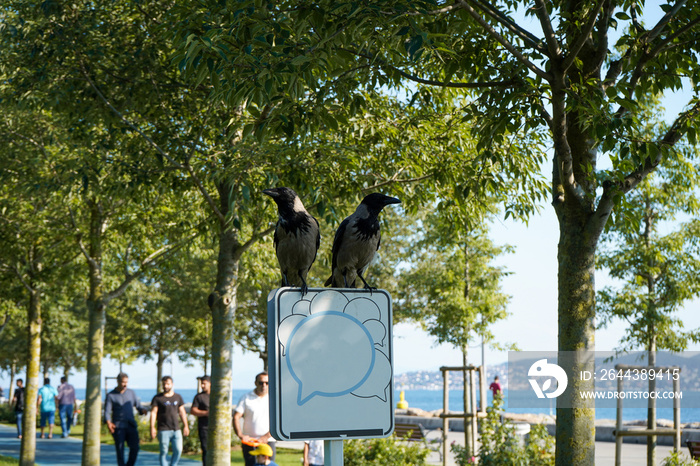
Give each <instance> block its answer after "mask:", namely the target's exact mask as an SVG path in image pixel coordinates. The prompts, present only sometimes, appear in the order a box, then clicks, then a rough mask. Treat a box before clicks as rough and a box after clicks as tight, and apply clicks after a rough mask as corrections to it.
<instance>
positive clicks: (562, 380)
mask: <svg viewBox="0 0 700 466" xmlns="http://www.w3.org/2000/svg"><path fill="white" fill-rule="evenodd" d="M527 375H528V377H530V378H529V379H528V381H529V382H530V385H532V389H533V390H534V391H535V394H536V395H537V398H545V397H546V398H556V397H558V396H559V395H561V394H562V393H564V390H566V386H567V384H568V383H569V381H568V379H567V377H566V372H564V369H562V368H561V367H559V366H558V365H556V364H550V363H548V362H547V360H546V359H540V360H539V361H535V363H534V364H533V365H532V366H530V369H529V370H528V371H527ZM533 377H535V378H533ZM537 377H540V378H541V377H548V378H547V380H545V381H544V383H543V384H542V386H541V387H540V384H539V382H538V381H537V379H536V378H537ZM552 377H553V378H554V379H555V380H556V381H557V387H556V389H555V390H554V391H553V392H548V390H549V389H550V388H552Z"/></svg>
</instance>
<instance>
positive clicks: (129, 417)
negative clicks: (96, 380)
mask: <svg viewBox="0 0 700 466" xmlns="http://www.w3.org/2000/svg"><path fill="white" fill-rule="evenodd" d="M128 384H129V376H128V375H126V374H125V373H123V372H120V373H119V375H117V386H116V388H115V389H114V390H112V391H111V392H109V393H108V394H107V397H106V398H105V422H106V423H107V428H108V429H109V432H110V433H111V434H112V438H114V446H115V448H116V450H117V465H118V466H134V465H135V464H136V458H137V456H138V454H139V430H138V424H136V419H135V418H134V409H136V410H137V411H138V413H139V414H146V413H147V412H148V410H147V409H146V408H144V407H142V406H141V400H139V398H138V397H137V396H136V393H135V392H134V391H133V390H131V389H130V388H127V385H128ZM124 443H126V444H127V445H128V446H129V458H128V460H127V461H126V462H124Z"/></svg>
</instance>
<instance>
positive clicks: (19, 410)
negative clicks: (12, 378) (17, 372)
mask: <svg viewBox="0 0 700 466" xmlns="http://www.w3.org/2000/svg"><path fill="white" fill-rule="evenodd" d="M12 404H13V405H14V407H15V417H16V418H17V438H22V416H23V415H24V380H22V379H17V389H16V390H15V394H14V396H13V397H12Z"/></svg>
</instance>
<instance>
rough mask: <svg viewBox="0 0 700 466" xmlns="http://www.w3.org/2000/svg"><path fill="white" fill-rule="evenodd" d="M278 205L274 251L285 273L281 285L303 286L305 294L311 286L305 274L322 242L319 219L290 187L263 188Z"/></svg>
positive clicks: (302, 289) (302, 290)
mask: <svg viewBox="0 0 700 466" xmlns="http://www.w3.org/2000/svg"><path fill="white" fill-rule="evenodd" d="M263 193H264V194H267V195H268V196H270V197H271V198H272V199H274V201H275V203H276V204H277V212H278V214H279V220H277V225H276V226H275V237H274V241H275V252H276V253H277V260H278V261H279V263H280V270H281V272H282V286H300V287H301V293H302V295H304V294H306V292H307V291H308V289H309V287H308V285H307V284H306V275H307V274H308V273H309V269H310V268H311V265H312V264H313V263H314V261H315V260H316V252H317V251H318V247H319V245H320V244H321V234H320V232H319V228H318V221H317V220H316V219H315V218H314V217H312V216H311V214H309V213H308V212H307V211H306V209H305V208H304V204H302V202H301V199H299V196H297V193H295V192H294V190H292V189H289V188H273V189H266V190H264V191H263Z"/></svg>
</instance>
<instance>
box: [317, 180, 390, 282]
mask: <svg viewBox="0 0 700 466" xmlns="http://www.w3.org/2000/svg"><path fill="white" fill-rule="evenodd" d="M400 203H401V201H400V200H398V199H396V198H395V197H389V196H385V195H384V194H380V193H372V194H369V195H367V196H365V198H364V199H362V202H361V203H360V205H359V206H358V207H357V209H356V210H355V212H354V213H353V214H352V215H350V216H349V217H347V218H346V219H345V220H343V221H342V222H341V224H340V226H339V227H338V230H337V231H336V232H335V238H334V239H333V261H332V270H333V272H332V273H333V274H332V275H331V276H330V278H329V279H328V280H326V283H325V285H326V286H329V285H330V286H332V287H333V288H355V279H356V277H360V280H362V283H364V285H365V288H366V289H372V287H371V286H369V285H368V284H367V282H366V281H365V279H364V278H363V277H362V274H363V273H364V271H365V270H367V267H368V266H369V264H370V263H371V262H372V259H374V255H375V254H376V252H377V249H379V243H380V240H381V232H380V231H379V218H378V216H379V212H381V211H382V209H383V208H384V207H386V206H388V205H389V204H400Z"/></svg>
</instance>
